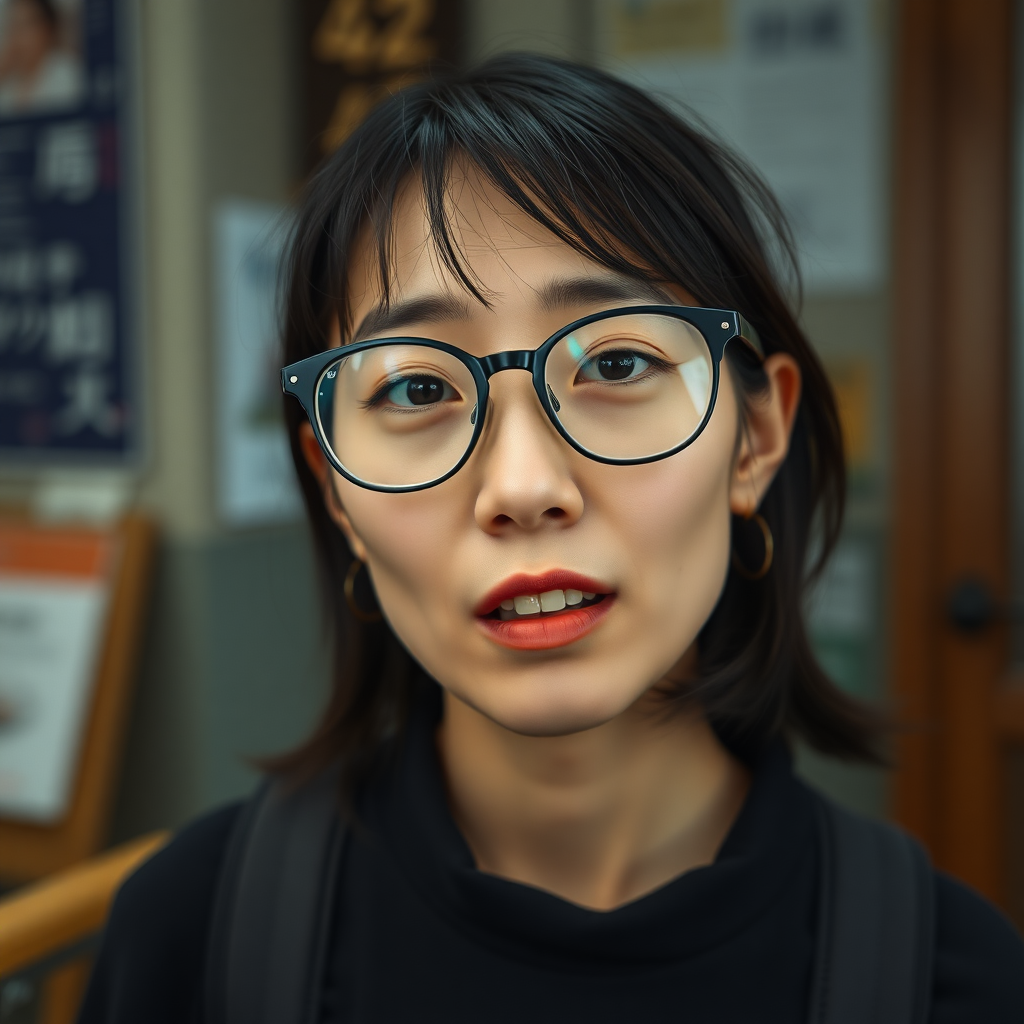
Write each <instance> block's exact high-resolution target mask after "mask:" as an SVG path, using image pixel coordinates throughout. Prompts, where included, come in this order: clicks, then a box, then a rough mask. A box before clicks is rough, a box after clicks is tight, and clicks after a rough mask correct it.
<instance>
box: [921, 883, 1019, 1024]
mask: <svg viewBox="0 0 1024 1024" xmlns="http://www.w3.org/2000/svg"><path fill="white" fill-rule="evenodd" d="M934 995H935V998H934V1002H933V1007H932V1016H931V1024H961V1022H962V1024H968V1022H974V1021H982V1020H983V1021H986V1024H1001V1022H1003V1021H1006V1022H1007V1024H1009V1022H1010V1021H1013V1022H1018V1021H1022V1020H1024V940H1022V939H1021V937H1020V935H1019V933H1018V932H1017V931H1016V930H1015V929H1014V927H1013V925H1012V924H1011V923H1010V922H1009V921H1008V920H1007V918H1005V917H1004V916H1003V915H1002V914H1001V913H1000V912H999V911H998V910H997V909H996V908H995V907H994V906H992V904H991V903H989V902H988V901H987V900H985V899H983V898H982V897H981V896H979V895H978V894H977V893H975V892H973V891H972V890H971V889H969V888H968V887H967V886H965V885H963V884H962V883H961V882H957V881H955V880H954V879H952V878H950V877H949V876H948V875H945V874H943V873H942V872H938V871H937V872H936V874H935V989H934Z"/></svg>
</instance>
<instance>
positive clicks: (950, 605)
mask: <svg viewBox="0 0 1024 1024" xmlns="http://www.w3.org/2000/svg"><path fill="white" fill-rule="evenodd" d="M1021 613H1022V609H1021V608H1019V607H1017V606H1015V605H1007V604H1000V603H999V602H998V601H997V600H996V599H995V596H994V595H993V593H992V589H991V587H989V585H988V584H987V583H986V582H985V581H984V580H983V579H981V577H979V576H965V577H963V579H961V580H960V581H959V582H958V583H957V584H956V585H955V586H954V587H953V589H952V590H951V591H950V592H949V597H948V598H947V599H946V614H947V615H948V616H949V621H950V622H952V623H953V625H954V626H956V627H957V629H961V630H963V631H964V632H965V633H977V632H979V631H980V630H982V629H985V628H986V627H987V626H991V625H992V624H993V623H995V622H1005V621H1007V620H1016V621H1020V620H1021V618H1022V617H1024V616H1022V614H1021Z"/></svg>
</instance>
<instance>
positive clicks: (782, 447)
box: [729, 352, 801, 516]
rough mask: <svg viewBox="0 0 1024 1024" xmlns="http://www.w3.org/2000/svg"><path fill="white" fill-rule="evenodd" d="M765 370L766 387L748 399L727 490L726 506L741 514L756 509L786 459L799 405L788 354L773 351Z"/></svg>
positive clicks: (796, 373) (797, 380)
mask: <svg viewBox="0 0 1024 1024" xmlns="http://www.w3.org/2000/svg"><path fill="white" fill-rule="evenodd" d="M764 372H765V374H766V376H767V377H768V389H767V392H766V393H765V394H764V395H763V396H762V397H759V398H755V399H754V400H753V401H752V402H750V408H749V410H748V413H747V418H746V423H745V424H744V426H743V428H742V429H743V436H742V437H741V439H740V448H739V453H738V455H737V457H736V464H735V466H734V467H733V475H732V486H731V487H730V490H729V507H730V508H731V509H732V511H733V512H734V513H735V514H736V515H741V516H749V515H753V513H754V512H756V511H757V507H758V505H760V504H761V499H762V498H763V497H764V495H765V492H766V491H767V490H768V487H769V486H770V485H771V482H772V480H773V479H774V478H775V474H776V472H778V469H779V466H781V465H782V462H783V460H784V459H785V458H786V453H787V452H788V451H789V439H790V435H791V434H792V432H793V423H794V421H795V420H796V411H797V408H798V407H799V405H800V384H801V378H800V367H799V366H798V365H797V362H796V360H795V359H794V358H793V357H792V356H791V355H788V354H787V353H785V352H776V353H773V354H772V355H770V356H769V357H768V358H767V359H766V360H765V361H764Z"/></svg>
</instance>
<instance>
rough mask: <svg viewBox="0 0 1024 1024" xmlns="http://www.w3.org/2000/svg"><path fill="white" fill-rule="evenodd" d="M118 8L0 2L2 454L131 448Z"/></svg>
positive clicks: (19, 456)
mask: <svg viewBox="0 0 1024 1024" xmlns="http://www.w3.org/2000/svg"><path fill="white" fill-rule="evenodd" d="M122 6H123V5H122V3H121V2H120V0H0V460H3V461H4V462H8V463H10V462H34V463H51V464H52V463H58V464H79V463H94V462H106V463H123V462H125V461H127V460H128V459H130V458H131V457H132V456H133V455H134V454H135V449H136V439H137V434H138V409H137V408H136V397H137V387H136V380H135V368H134V360H133V359H132V358H131V356H132V343H133V341H134V338H133V335H134V331H133V330H132V323H131V318H132V314H131V310H132V304H131V301H130V300H131V296H132V294H133V292H134V289H133V288H132V287H130V284H129V283H128V282H127V281H126V277H127V272H128V271H129V270H131V269H132V265H133V261H132V258H131V255H130V251H129V249H128V246H129V245H130V239H131V233H130V231H129V230H127V229H128V228H129V227H130V213H131V210H130V207H129V202H128V197H129V195H130V189H129V188H128V186H129V185H130V182H129V181H126V175H125V169H126V166H127V165H128V164H129V161H127V160H126V159H125V154H126V151H127V150H126V144H125V127H126V122H127V120H128V119H127V117H126V116H125V114H126V109H127V106H126V97H127V96H128V94H129V93H130V83H129V82H128V81H127V78H128V69H129V68H128V61H127V60H126V50H127V49H128V47H127V43H128V39H127V32H126V31H125V26H124V24H123V18H122ZM126 218H129V219H126Z"/></svg>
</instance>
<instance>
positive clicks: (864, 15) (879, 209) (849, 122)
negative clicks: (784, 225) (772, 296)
mask: <svg viewBox="0 0 1024 1024" xmlns="http://www.w3.org/2000/svg"><path fill="white" fill-rule="evenodd" d="M877 7H878V5H876V4H872V3H870V2H868V0H605V3H604V6H603V8H602V10H603V11H604V19H603V22H602V27H603V28H602V31H603V42H604V46H603V51H604V52H605V53H606V54H608V55H609V68H610V69H611V70H612V71H614V72H616V73H618V74H620V75H623V76H624V77H626V78H628V79H630V80H632V81H634V82H635V83H636V84H637V85H639V86H641V87H642V88H645V89H648V90H649V91H651V92H652V93H653V94H654V95H655V96H657V97H659V98H660V99H662V100H666V101H668V102H669V103H672V104H678V105H680V106H681V107H682V108H683V109H684V112H689V113H691V114H696V115H697V116H698V117H699V118H701V119H702V120H703V121H704V122H706V124H707V125H708V126H709V127H710V128H711V129H712V130H713V131H714V132H716V133H718V134H719V135H720V136H721V137H722V138H723V139H724V140H725V141H726V142H727V143H729V144H730V145H732V146H733V147H735V148H736V149H737V150H738V151H739V152H740V153H741V154H742V155H743V156H745V157H746V158H747V159H748V161H749V162H750V163H751V164H752V165H753V167H754V168H755V169H756V170H757V171H758V173H760V174H761V175H762V176H763V177H764V178H765V180H766V181H767V182H768V184H769V185H770V186H771V188H772V190H773V191H774V192H775V194H776V195H777V196H778V198H779V200H780V202H781V203H782V206H783V208H784V209H785V211H786V213H787V215H788V217H789V220H790V223H791V225H792V228H793V233H794V236H795V241H796V246H797V250H798V256H799V260H800V268H801V271H802V274H803V278H804V281H805V283H806V284H807V286H808V289H809V290H811V291H817V292H839V291H859V290H870V289H873V288H876V287H878V286H879V285H880V284H881V283H882V281H883V280H884V278H885V272H886V257H885V253H886V245H887V239H886V217H885V194H886V165H885V148H886V133H887V128H886V124H885V119H884V97H885V81H884V77H883V67H884V64H883V59H882V58H883V53H882V50H883V46H882V30H881V26H880V24H879V22H880V19H879V18H878V17H877V10H876V8H877Z"/></svg>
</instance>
